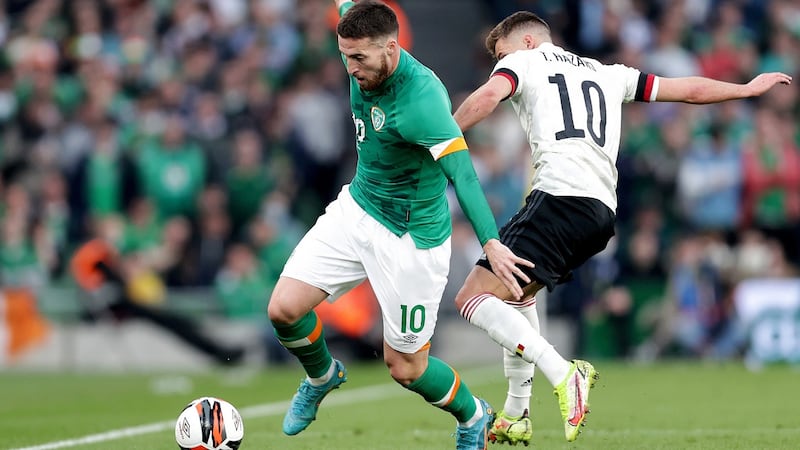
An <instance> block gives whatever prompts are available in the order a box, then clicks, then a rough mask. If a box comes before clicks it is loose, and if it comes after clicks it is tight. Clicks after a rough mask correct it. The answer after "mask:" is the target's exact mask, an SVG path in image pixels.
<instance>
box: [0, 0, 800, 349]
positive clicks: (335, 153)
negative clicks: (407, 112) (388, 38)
mask: <svg viewBox="0 0 800 450" xmlns="http://www.w3.org/2000/svg"><path fill="white" fill-rule="evenodd" d="M331 3H332V2H330V1H329V0H151V1H144V0H71V1H65V0H33V1H22V0H4V1H3V0H0V5H1V6H0V49H2V50H1V51H0V284H1V285H2V286H21V287H27V288H31V289H34V290H35V289H38V288H41V287H44V286H61V285H71V284H74V280H73V276H72V275H73V274H72V273H71V271H70V261H71V259H72V257H73V255H74V254H75V252H76V250H77V249H79V248H80V247H81V246H82V245H83V244H84V243H85V242H87V241H90V240H92V239H101V240H103V241H104V242H106V243H109V244H110V245H111V246H112V247H113V248H114V249H115V251H116V252H117V253H118V254H117V258H118V259H119V261H120V264H119V271H120V276H121V277H122V279H124V280H125V282H126V284H127V286H128V287H129V289H128V291H129V292H128V295H129V297H131V298H132V300H134V301H138V300H141V301H145V302H153V301H163V300H164V297H167V296H168V295H169V292H170V290H174V289H180V288H186V287H202V288H207V289H209V290H212V291H213V292H214V293H215V295H216V296H217V298H218V299H219V301H220V309H221V311H223V312H224V313H225V314H226V315H227V316H228V317H234V318H235V317H252V316H254V315H262V314H263V311H264V307H265V303H266V301H267V299H268V298H269V292H270V290H271V287H272V286H273V285H274V283H275V281H276V279H277V277H278V275H279V273H280V270H281V269H282V266H283V263H284V261H285V260H286V258H288V255H289V254H290V253H291V251H292V249H293V247H294V245H295V244H296V243H297V241H298V240H299V238H300V237H301V236H302V234H303V232H304V231H305V230H306V229H307V228H308V227H310V226H311V225H312V224H313V222H314V220H315V219H316V217H317V216H318V215H319V214H320V213H321V212H322V210H323V208H324V206H325V205H326V204H327V203H328V202H329V201H330V200H331V199H333V198H334V196H335V195H336V193H337V192H338V190H339V188H340V186H341V184H342V183H344V182H346V181H347V180H349V179H350V177H351V176H352V171H353V169H354V161H355V152H354V151H353V143H352V142H353V139H352V121H351V118H350V113H349V109H348V108H349V102H348V84H347V79H346V75H345V71H344V69H343V67H342V64H341V60H340V59H339V54H338V50H337V44H336V39H335V34H334V31H333V30H334V26H335V22H336V13H335V11H333V10H332V8H331ZM409 3H412V1H411V0H406V1H405V2H404V1H403V0H399V1H397V2H396V5H397V6H398V7H403V6H406V5H407V4H409ZM476 3H477V4H479V6H480V7H481V8H483V9H484V10H485V12H486V14H485V16H486V19H487V22H486V24H485V25H486V26H491V25H493V23H494V21H496V20H500V19H502V17H504V15H505V14H507V13H510V12H513V11H515V10H517V9H528V10H531V11H534V12H536V13H538V14H540V15H541V16H542V17H544V18H545V19H546V20H548V22H549V23H550V24H551V25H552V28H553V31H554V37H555V40H556V41H557V43H559V44H563V45H565V46H566V47H568V48H570V49H573V50H574V51H575V52H576V53H579V54H583V55H586V56H591V57H595V58H597V59H599V60H601V61H603V62H607V63H612V62H621V63H624V64H627V65H630V66H634V67H637V68H641V69H642V70H643V71H648V72H652V73H655V74H657V75H662V76H689V75H703V76H710V77H714V78H718V79H723V80H727V81H732V82H746V81H748V80H750V79H751V78H752V77H753V76H754V75H755V74H757V73H759V72H763V71H784V72H787V73H789V74H792V75H795V76H796V75H797V73H798V71H797V67H798V62H800V1H796V0H771V1H769V0H727V1H717V0H685V1H668V0H662V1H643V0H605V1H603V0H542V1H535V0H507V1H504V0H498V1H489V0H485V1H483V2H476ZM411 26H412V27H413V21H412V23H411ZM484 31H485V30H484ZM484 35H485V33H483V32H482V33H476V40H475V42H474V43H472V44H469V43H468V44H466V45H474V47H475V49H474V52H473V53H474V55H475V56H474V59H473V60H471V61H465V62H464V68H463V70H468V71H473V72H474V73H475V79H476V80H482V79H484V78H485V77H486V76H487V75H488V74H489V72H490V70H491V67H492V61H491V60H490V59H489V56H488V54H486V52H485V50H483V49H482V40H483V36H484ZM462 44H463V43H462ZM414 45H435V43H433V42H429V43H426V42H420V41H419V39H417V40H416V41H415V42H414ZM442 51H446V49H443V50H442ZM412 53H413V49H412ZM445 82H446V80H445ZM476 82H477V81H476ZM796 86H797V83H795V84H793V85H792V86H790V87H786V86H781V87H779V88H777V89H774V90H772V91H771V92H770V93H769V94H768V95H766V96H765V97H763V98H761V99H759V100H758V101H741V102H732V103H727V104H722V105H716V106H703V107H699V106H692V105H680V104H653V105H644V104H630V105H628V106H626V107H625V109H624V125H623V137H622V147H621V149H620V159H619V164H618V167H619V189H618V192H619V211H618V219H619V220H618V230H617V236H616V238H615V239H614V240H613V241H612V244H611V245H610V246H609V248H608V249H607V250H606V251H605V252H604V253H603V254H601V255H598V256H597V257H596V258H593V259H592V260H591V261H589V262H588V263H587V264H586V265H585V266H584V267H583V268H581V269H580V270H579V271H578V272H576V273H575V277H574V279H573V281H571V282H570V283H568V284H566V285H563V286H559V287H558V288H557V289H556V290H555V291H554V292H553V293H552V295H551V296H550V297H551V299H550V300H549V301H548V305H549V310H550V311H549V312H550V313H551V314H555V315H557V314H562V315H565V316H568V317H571V318H574V319H575V320H576V323H577V324H578V327H577V329H578V330H580V333H579V334H580V336H581V337H580V339H579V349H580V350H579V351H580V352H584V353H597V354H605V355H609V356H640V357H644V358H651V357H656V356H659V355H661V354H666V353H668V352H679V353H681V354H691V355H712V356H719V357H730V356H733V355H735V354H736V352H737V351H739V349H740V346H741V339H742V338H741V334H742V330H741V329H739V328H738V327H737V325H736V320H735V315H734V314H733V310H732V306H731V302H730V298H731V292H732V289H733V287H735V285H736V283H737V282H738V281H740V280H742V279H744V278H752V277H766V276H781V277H789V276H794V275H795V274H796V271H795V268H796V267H797V265H798V264H799V263H800V151H798V145H800V133H798V131H800V130H798V126H797V118H798V109H797V107H796V104H797V97H798V91H797V87H796ZM451 94H452V95H453V103H454V104H456V105H457V104H458V102H459V101H460V99H462V98H463V96H464V95H466V94H467V93H466V92H451ZM467 140H468V143H469V145H470V149H471V153H472V155H473V159H474V161H475V165H476V168H477V170H478V172H479V176H480V178H481V181H482V183H483V185H484V188H485V191H486V194H487V197H488V198H489V200H490V204H491V205H492V206H493V208H494V211H495V213H496V217H497V220H498V224H501V225H502V223H504V221H505V220H507V219H508V218H509V217H510V216H511V215H512V214H513V213H514V212H515V211H516V210H517V208H518V207H519V205H520V204H521V199H522V198H523V197H524V195H525V194H526V193H527V189H528V182H527V180H528V179H529V175H530V173H529V172H528V170H529V167H528V165H527V159H528V158H529V148H528V145H527V142H526V141H525V137H524V135H523V134H522V131H521V129H520V127H519V124H518V122H517V119H516V116H515V115H514V114H513V112H511V111H510V110H508V109H507V108H504V109H502V110H500V111H498V112H497V113H496V114H494V115H493V116H491V117H490V118H489V119H488V120H487V121H486V122H484V123H482V124H480V125H479V126H477V127H476V128H475V129H474V130H471V131H470V133H469V134H468V135H467ZM451 204H452V205H455V204H456V202H455V201H452V202H451ZM455 208H457V207H456V206H454V211H453V212H454V216H455V218H456V220H455V223H454V235H453V236H454V237H453V264H452V266H453V267H452V276H451V279H452V282H451V284H452V286H450V287H449V289H448V292H447V293H446V294H447V295H448V296H451V295H452V294H453V290H454V289H456V288H457V285H458V283H460V281H461V280H463V279H464V277H465V275H466V273H467V271H468V270H469V268H470V267H471V266H472V264H474V261H475V258H476V256H477V253H479V252H480V248H478V247H477V242H475V238H474V233H472V230H471V229H470V228H469V225H468V224H467V223H466V222H464V220H463V219H462V218H460V215H459V211H457V209H455ZM448 303H451V302H450V299H449V298H446V299H445V300H444V304H445V305H447V304H448ZM446 312H447V309H445V313H446Z"/></svg>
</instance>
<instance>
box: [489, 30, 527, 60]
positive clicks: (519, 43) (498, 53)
mask: <svg viewBox="0 0 800 450" xmlns="http://www.w3.org/2000/svg"><path fill="white" fill-rule="evenodd" d="M528 48H531V47H530V46H529V45H528V43H527V42H526V41H525V40H524V39H521V38H520V37H519V36H518V35H515V34H512V35H510V36H508V37H504V38H500V39H498V40H497V42H496V43H495V44H494V56H495V58H497V60H498V61H500V60H501V59H503V57H505V56H506V55H510V54H512V53H514V52H516V51H517V50H525V49H528Z"/></svg>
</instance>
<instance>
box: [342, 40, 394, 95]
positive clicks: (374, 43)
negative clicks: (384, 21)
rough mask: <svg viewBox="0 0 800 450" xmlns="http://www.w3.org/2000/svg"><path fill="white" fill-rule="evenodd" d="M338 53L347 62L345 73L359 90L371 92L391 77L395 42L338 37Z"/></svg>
mask: <svg viewBox="0 0 800 450" xmlns="http://www.w3.org/2000/svg"><path fill="white" fill-rule="evenodd" d="M339 51H340V52H342V54H343V55H344V56H345V59H346V61H347V73H349V74H350V75H351V76H352V77H353V78H355V79H356V82H358V85H359V86H360V87H361V89H363V90H365V91H373V90H375V89H377V88H378V87H379V86H380V85H381V83H383V82H384V81H386V79H387V78H389V75H391V68H390V65H391V64H390V63H391V56H392V54H393V52H395V51H397V41H395V40H394V39H388V40H387V41H386V42H384V41H383V40H375V39H370V38H363V39H345V38H343V37H341V36H340V37H339Z"/></svg>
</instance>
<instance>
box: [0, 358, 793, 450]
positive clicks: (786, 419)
mask: <svg viewBox="0 0 800 450" xmlns="http://www.w3.org/2000/svg"><path fill="white" fill-rule="evenodd" d="M596 366H597V368H598V370H599V371H600V374H601V378H600V381H599V382H598V384H597V386H596V387H595V389H594V390H593V391H592V397H591V404H592V410H593V413H592V414H590V415H589V418H588V419H587V420H588V426H587V427H586V429H585V432H584V433H583V434H582V435H581V437H580V438H579V439H578V441H577V442H575V443H573V444H567V443H566V442H565V441H564V437H563V431H562V429H563V427H562V425H561V423H560V416H559V413H558V406H557V403H556V399H555V397H554V396H553V394H552V389H551V388H550V387H549V386H548V385H547V382H546V380H545V379H544V377H542V376H538V377H537V378H536V380H535V383H534V386H535V387H534V399H533V402H532V409H533V414H532V416H533V419H534V433H535V434H534V441H535V447H536V448H540V449H542V448H546V449H559V448H574V447H581V448H597V449H644V448H646V449H690V448H694V449H792V448H800V413H799V412H798V411H797V410H798V403H800V372H798V371H796V370H793V369H791V368H788V367H772V368H768V369H766V370H763V371H761V372H755V373H754V372H748V371H747V370H745V369H744V368H743V367H741V366H739V365H708V364H684V363H673V364H657V365H653V366H629V365H623V364H619V363H604V362H600V363H598V364H596ZM348 369H349V381H348V382H347V384H345V385H344V386H343V388H342V389H340V390H338V391H335V392H334V393H332V394H331V395H330V396H329V397H328V398H327V399H326V400H325V402H324V403H323V405H322V408H321V409H320V412H319V415H318V418H317V421H316V422H315V423H313V424H312V425H311V426H310V427H309V428H308V429H307V430H306V431H304V432H303V433H301V434H300V435H298V436H294V437H286V436H284V435H283V434H282V433H281V420H282V417H283V412H284V409H285V406H284V403H285V402H286V401H287V400H288V399H289V398H290V397H291V395H292V393H293V392H294V390H295V388H296V387H297V383H298V382H299V380H300V371H299V369H298V368H292V369H282V370H269V371H253V372H247V371H232V372H217V373H206V374H199V375H99V374H75V373H66V374H31V373H15V372H5V373H0V430H2V443H1V444H0V448H3V449H10V448H21V447H29V446H37V445H42V444H45V443H50V442H54V441H62V440H67V439H76V438H81V437H84V436H87V435H92V434H97V433H103V432H106V431H111V430H117V429H123V428H128V427H135V426H140V425H146V424H153V423H170V422H172V421H173V420H174V419H175V418H176V417H177V415H178V413H179V412H180V410H181V409H182V407H183V406H184V405H185V404H186V403H188V402H189V401H190V400H191V399H193V398H195V397H199V396H203V395H215V396H220V397H223V398H225V399H227V400H228V401H230V402H232V403H233V404H234V405H236V406H237V407H238V408H239V409H240V410H241V411H242V413H243V416H244V420H245V439H244V443H243V445H242V448H243V449H244V450H269V449H286V450H293V449H309V450H322V449H325V450H334V449H342V450H344V449H348V450H354V449H370V450H384V449H385V450H396V449H404V450H415V449H447V448H454V447H455V444H454V438H453V437H451V434H452V433H453V431H454V428H455V424H454V421H453V419H452V418H451V417H450V416H449V415H447V414H446V413H444V412H442V411H438V410H436V409H434V408H433V407H430V406H428V405H426V404H425V403H424V402H423V400H421V399H420V398H419V397H417V396H416V395H414V394H412V393H411V392H408V391H406V390H404V389H402V388H401V387H399V386H397V385H395V384H393V382H392V381H391V380H390V379H389V376H388V373H387V371H386V369H385V368H384V367H383V366H382V365H350V366H349V367H348ZM461 372H462V375H463V377H464V379H465V381H466V382H467V383H468V384H470V386H471V387H472V390H473V392H475V393H476V394H478V395H481V396H484V397H485V398H486V399H487V400H489V401H490V402H491V403H493V404H494V405H496V406H498V407H500V406H502V401H503V399H504V396H505V390H506V388H505V380H504V379H503V376H502V369H501V367H499V365H498V366H495V367H489V368H477V369H462V370H461ZM271 403H275V404H273V405H270V406H267V407H263V406H261V407H259V408H254V407H255V406H257V405H264V404H271ZM493 447H494V448H497V449H500V448H502V447H500V446H493ZM61 448H72V449H89V450H100V449H110V448H113V449H115V450H161V449H165V450H167V449H171V450H174V449H176V448H177V445H176V444H175V443H174V440H173V434H172V429H171V427H168V426H167V427H164V429H162V431H158V432H152V433H147V434H142V435H139V436H135V437H126V438H122V439H117V440H112V441H105V442H98V443H93V444H81V445H77V446H70V447H61Z"/></svg>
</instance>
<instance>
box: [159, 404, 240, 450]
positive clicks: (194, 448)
mask: <svg viewBox="0 0 800 450" xmlns="http://www.w3.org/2000/svg"><path fill="white" fill-rule="evenodd" d="M243 437H244V423H243V422H242V416H241V415H240V414H239V411H237V410H236V408H234V406H233V405H231V404H230V403H228V402H226V401H225V400H221V399H219V398H215V397H201V398H198V399H196V400H192V402H191V403H189V404H188V405H186V408H183V411H181V414H180V415H179V416H178V421H177V422H176V423H175V440H176V441H177V442H178V447H179V448H180V449H181V450H237V449H238V448H239V446H240V445H241V444H242V438H243Z"/></svg>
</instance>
